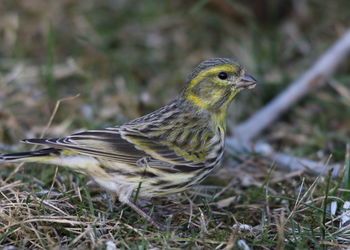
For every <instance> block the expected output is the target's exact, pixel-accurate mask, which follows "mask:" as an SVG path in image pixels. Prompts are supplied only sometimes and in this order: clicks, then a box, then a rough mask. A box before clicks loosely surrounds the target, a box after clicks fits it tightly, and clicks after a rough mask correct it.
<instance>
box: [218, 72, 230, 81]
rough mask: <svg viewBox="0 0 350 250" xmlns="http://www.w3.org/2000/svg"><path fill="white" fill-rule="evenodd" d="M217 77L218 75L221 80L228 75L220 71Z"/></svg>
mask: <svg viewBox="0 0 350 250" xmlns="http://www.w3.org/2000/svg"><path fill="white" fill-rule="evenodd" d="M218 77H219V78H220V79H221V80H225V79H227V77H228V75H227V73H226V72H220V73H219V74H218Z"/></svg>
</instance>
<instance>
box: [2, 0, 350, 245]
mask: <svg viewBox="0 0 350 250" xmlns="http://www.w3.org/2000/svg"><path fill="white" fill-rule="evenodd" d="M261 2H262V3H265V5H264V6H265V7H264V8H260V7H261V6H260V7H259V6H257V5H255V4H254V1H251V2H245V1H234V2H233V1H229V0H222V1H221V0H220V1H211V0H204V1H186V2H185V1H174V2H169V3H165V2H164V1H161V0H158V1H143V2H136V1H109V2H101V1H89V2H81V3H79V2H76V1H72V0H66V1H60V2H59V3H55V5H50V4H48V3H44V2H40V1H33V2H31V4H32V5H33V6H28V5H27V4H26V3H25V1H17V2H13V1H5V2H4V4H2V5H1V6H0V13H1V15H0V23H1V24H3V25H0V38H1V41H2V43H1V44H0V55H1V59H0V89H1V91H0V152H4V151H20V150H28V148H25V147H24V146H23V145H21V144H18V141H19V140H20V139H22V138H30V137H37V136H40V135H42V134H43V135H45V136H52V137H56V136H62V135H65V134H68V133H71V132H72V131H75V130H81V129H92V128H101V127H106V126H111V125H115V124H121V123H123V122H125V121H128V120H130V119H132V118H135V117H137V116H140V115H142V114H145V113H147V112H150V111H152V110H154V109H156V108H159V107H160V106H162V105H163V104H165V103H167V102H168V101H169V99H171V98H173V97H174V96H175V95H176V94H175V93H178V92H179V91H180V90H181V88H182V87H183V86H184V79H185V78H186V74H188V73H189V72H190V70H191V69H192V67H193V66H194V65H196V64H197V63H198V62H199V61H201V60H202V59H205V58H208V57H213V56H228V57H231V56H232V57H233V56H234V57H236V58H237V59H238V60H239V61H240V62H241V63H242V64H243V65H244V66H245V67H246V68H247V70H248V71H249V72H250V73H251V74H252V75H254V76H255V77H256V78H257V79H258V80H259V86H258V87H257V88H256V89H255V90H254V91H252V92H249V93H242V95H240V97H239V98H237V100H236V102H235V103H234V105H232V109H231V110H230V120H229V122H228V125H229V126H234V124H237V123H239V122H240V121H243V120H244V119H246V118H247V117H249V116H250V115H251V114H253V113H254V112H255V111H256V110H257V109H258V108H259V107H261V106H263V105H265V104H266V103H267V102H268V101H269V100H271V98H273V96H275V95H276V94H277V93H278V92H280V91H281V90H283V89H284V88H286V87H287V85H288V84H289V83H290V82H291V81H292V80H293V79H295V78H297V77H298V76H299V75H300V74H302V73H303V72H304V70H305V69H306V68H308V67H309V66H310V65H311V64H312V63H313V61H314V60H315V59H316V58H318V56H319V55H320V54H321V53H322V52H323V51H324V50H325V49H326V48H327V47H328V46H329V45H331V44H332V43H333V42H334V40H335V39H336V38H337V37H338V36H339V35H340V34H341V33H342V31H343V30H345V29H346V28H347V27H348V25H347V21H348V18H347V16H348V15H347V14H348V13H347V11H346V10H347V9H349V7H350V6H349V3H348V1H345V0H341V1H339V3H340V4H335V3H333V2H329V3H328V2H327V3H326V2H320V1H310V2H308V3H306V4H305V5H301V6H298V8H296V7H295V6H294V7H293V4H291V2H289V1H287V2H288V3H287V4H286V6H289V4H291V5H290V6H292V7H291V8H287V9H286V8H284V7H283V6H280V5H279V4H278V3H277V2H275V1H261ZM348 64H349V63H348V62H346V63H345V65H343V66H342V67H341V68H340V70H339V71H338V72H337V73H336V74H335V75H334V78H333V79H331V81H330V84H329V85H328V86H327V87H325V88H323V89H320V90H315V92H314V93H312V94H311V95H310V96H309V97H307V98H305V99H304V100H302V101H301V102H300V103H298V104H297V105H296V106H295V107H293V108H292V109H291V110H290V112H288V113H286V114H284V115H283V116H282V117H281V118H280V119H279V120H278V121H276V122H275V123H274V125H273V126H272V127H271V128H270V129H268V130H267V131H265V132H264V134H262V135H261V136H260V139H262V140H265V141H267V142H268V143H270V144H271V145H272V146H273V147H274V149H276V150H280V151H281V152H286V153H289V154H291V155H296V156H301V157H307V158H310V159H313V160H316V161H326V160H327V159H329V158H330V162H340V163H342V164H343V166H344V168H343V172H342V173H341V174H340V175H339V176H337V177H332V178H331V172H329V173H328V175H327V174H326V175H325V176H312V175H309V174H308V173H306V172H303V171H297V172H285V171H283V170H281V169H280V168H279V166H278V165H275V163H274V162H273V161H271V160H269V159H266V158H264V157H262V156H260V155H256V154H248V153H246V154H240V155H230V154H228V153H227V154H226V161H225V163H224V164H223V167H222V168H221V169H220V170H219V171H218V172H217V173H216V174H214V175H213V176H210V177H209V178H208V179H207V180H205V182H203V183H202V184H201V185H200V186H198V187H196V188H193V189H191V190H189V191H188V192H187V193H183V194H178V195H174V196H170V197H164V198H157V199H152V200H150V201H147V200H142V199H141V200H140V199H138V202H139V204H140V206H142V208H143V209H144V210H145V211H147V212H149V213H152V216H153V217H154V218H156V219H157V220H158V221H159V222H162V223H164V224H169V225H171V226H181V227H182V228H179V229H174V230H169V231H159V230H157V229H154V228H153V227H151V226H150V225H148V224H147V223H146V222H145V221H144V220H143V219H142V218H140V217H139V216H138V215H136V214H135V213H134V212H133V211H132V210H130V209H129V208H128V207H125V206H123V205H121V204H120V203H119V202H117V201H114V198H113V197H110V196H109V195H108V194H106V193H105V192H104V191H103V190H100V189H96V187H93V186H91V185H89V184H87V183H88V181H89V180H88V178H86V177H84V176H81V175H78V174H74V173H73V172H71V171H69V170H67V169H62V168H57V167H54V166H45V165H44V166H43V165H37V164H26V165H24V166H18V165H14V164H8V165H5V166H3V165H2V166H1V174H0V247H11V246H13V247H17V248H38V249H41V248H45V249H46V248H93V249H104V248H107V249H115V248H118V249H119V248H120V249H157V248H158V249H173V248H174V249H176V248H185V249H197V248H202V249H237V248H240V249H247V248H244V247H245V246H248V247H249V248H250V249H310V248H313V249H345V248H346V246H347V245H348V244H349V241H350V234H349V232H350V231H349V230H348V227H345V228H342V227H340V225H341V222H340V221H341V213H343V212H344V211H346V210H344V209H343V208H342V207H343V205H344V204H346V202H347V201H349V196H350V189H349V188H350V181H349V180H350V177H349V176H350V174H349V173H350V171H349V169H350V163H349V149H347V147H349V146H347V145H348V144H349V141H350V127H349V125H348V124H349V122H350V120H349V117H350V113H349V112H350V111H349V110H350V109H349V99H348V97H349V95H348V92H349V90H348V86H347V82H348V81H349V79H350V75H349V72H350V71H349V65H348ZM77 94H80V95H79V96H78V97H75V98H68V99H65V100H64V101H62V102H61V104H60V106H59V108H58V109H57V110H56V111H57V112H55V111H54V110H55V105H54V104H55V103H56V101H57V100H60V99H64V98H66V97H74V96H76V95H77ZM50 117H51V119H50ZM48 121H49V122H48ZM47 123H49V125H50V126H49V129H46V128H47ZM346 154H347V156H346ZM331 155H332V157H330V156H331ZM335 205H336V206H337V209H336V213H333V212H331V209H330V208H331V207H334V206H335ZM107 246H109V248H108V247H107Z"/></svg>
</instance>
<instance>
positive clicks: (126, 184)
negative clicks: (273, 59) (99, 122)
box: [0, 58, 257, 229]
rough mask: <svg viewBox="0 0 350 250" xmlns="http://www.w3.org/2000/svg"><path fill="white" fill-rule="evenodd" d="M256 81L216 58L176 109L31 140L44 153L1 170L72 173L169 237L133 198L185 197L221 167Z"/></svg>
mask: <svg viewBox="0 0 350 250" xmlns="http://www.w3.org/2000/svg"><path fill="white" fill-rule="evenodd" d="M256 82H257V81H256V80H255V79H254V77H253V76H251V75H250V74H248V73H247V72H246V70H245V69H244V68H243V67H242V66H241V65H240V64H239V63H238V62H236V61H235V60H233V59H231V58H210V59H207V60H205V61H203V62H201V63H200V64H199V65H198V66H196V67H195V68H194V70H193V71H192V72H191V73H190V74H189V76H188V77H187V80H186V84H185V87H184V88H183V89H182V91H181V92H180V94H179V95H178V96H177V97H176V98H174V100H173V101H171V102H170V103H169V104H167V105H165V106H163V107H161V108H160V109H158V110H156V111H153V112H151V113H149V114H146V115H144V116H142V117H139V118H136V119H134V120H131V121H129V122H126V123H125V124H123V125H118V126H113V127H107V128H103V129H93V130H85V131H81V132H77V133H73V134H71V135H68V136H64V137H59V138H34V139H24V140H22V142H24V143H29V144H37V145H41V146H44V148H42V149H38V150H35V151H31V152H20V153H7V154H0V163H8V162H37V163H44V164H52V165H56V166H57V165H58V166H63V167H67V168H69V169H72V170H74V171H76V172H78V173H81V174H84V175H87V176H89V177H90V178H91V179H92V180H93V181H94V182H96V183H97V184H98V185H100V186H101V187H102V188H104V189H105V190H107V191H109V192H112V193H114V194H115V195H116V196H117V197H118V198H119V201H120V202H121V203H122V204H126V205H128V206H129V207H130V208H132V209H133V210H134V211H135V212H137V213H138V214H139V215H141V216H142V217H143V218H144V219H146V220H147V221H148V222H149V223H150V224H152V225H153V226H155V227H157V228H159V229H163V226H162V225H161V224H160V223H158V222H156V221H155V220H154V219H153V218H152V217H151V216H150V215H148V214H147V213H145V212H144V211H143V210H142V209H140V208H139V207H138V206H137V205H136V204H135V203H134V202H132V197H133V195H135V193H136V191H137V193H138V196H139V197H155V196H162V195H168V194H173V193H179V192H183V191H185V190H187V189H188V188H190V187H192V186H193V185H195V184H198V183H200V182H201V181H202V180H204V179H205V178H206V177H207V176H208V175H209V173H210V172H212V171H213V170H214V169H215V168H217V167H219V166H221V164H220V163H221V161H222V159H223V155H224V146H225V132H226V127H227V126H226V120H227V114H228V108H229V106H230V103H231V102H232V100H233V99H234V98H235V97H236V95H237V94H238V93H239V92H240V91H241V90H244V89H252V88H254V87H255V86H256Z"/></svg>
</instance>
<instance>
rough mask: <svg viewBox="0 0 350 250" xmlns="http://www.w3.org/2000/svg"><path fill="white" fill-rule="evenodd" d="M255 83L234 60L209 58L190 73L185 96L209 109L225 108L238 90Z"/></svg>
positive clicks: (251, 86) (252, 85)
mask: <svg viewBox="0 0 350 250" xmlns="http://www.w3.org/2000/svg"><path fill="white" fill-rule="evenodd" d="M255 83H256V80H255V79H254V78H253V77H252V76H250V75H248V74H247V73H245V71H244V70H243V69H242V68H241V66H240V65H239V64H237V63H235V62H234V61H232V60H230V59H225V58H214V59H209V60H207V61H205V62H203V63H201V64H200V65H199V66H198V67H197V68H196V69H195V70H194V72H193V73H192V74H191V75H190V78H189V83H188V87H187V89H186V91H185V98H186V99H187V100H190V101H192V102H193V103H194V104H196V105H198V106H199V107H201V108H204V109H207V110H209V111H219V110H222V109H225V110H226V109H227V107H228V105H229V104H230V103H231V101H232V100H233V98H234V97H235V96H236V94H237V93H238V92H239V91H241V90H242V89H245V88H253V87H254V86H255Z"/></svg>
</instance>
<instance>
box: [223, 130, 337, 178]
mask: <svg viewBox="0 0 350 250" xmlns="http://www.w3.org/2000/svg"><path fill="white" fill-rule="evenodd" d="M226 148H227V151H229V152H231V153H232V152H235V153H237V152H238V153H242V152H255V153H259V154H261V155H262V156H265V157H267V158H269V159H271V160H273V161H274V162H275V163H277V165H278V166H279V167H284V168H287V169H288V170H290V171H298V170H305V171H308V172H309V173H313V174H316V175H319V174H325V173H326V171H327V170H329V169H333V176H337V175H338V174H339V172H340V170H341V167H342V164H339V163H334V164H328V163H326V164H325V163H322V162H317V161H312V160H309V159H306V158H299V157H295V156H291V155H288V154H285V153H277V152H275V151H274V150H273V148H272V147H271V146H270V145H269V144H267V143H266V142H262V141H259V142H257V143H256V144H254V145H252V144H250V143H247V142H246V143H243V144H242V141H239V140H236V139H234V138H232V137H229V138H228V139H227V140H226Z"/></svg>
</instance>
